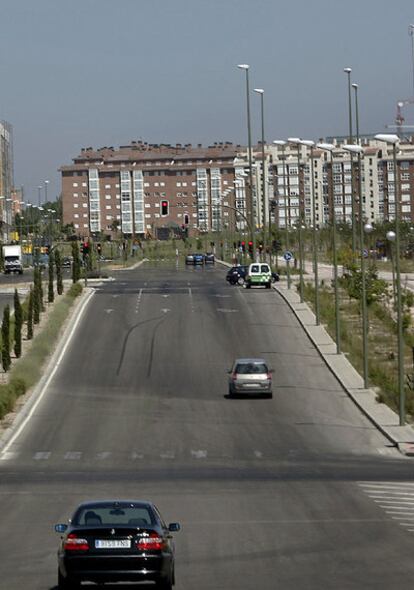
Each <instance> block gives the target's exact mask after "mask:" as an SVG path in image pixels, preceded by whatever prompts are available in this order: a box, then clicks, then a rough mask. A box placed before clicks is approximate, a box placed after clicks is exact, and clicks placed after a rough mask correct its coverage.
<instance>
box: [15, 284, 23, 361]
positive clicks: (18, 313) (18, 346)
mask: <svg viewBox="0 0 414 590" xmlns="http://www.w3.org/2000/svg"><path fill="white" fill-rule="evenodd" d="M22 326H23V310H22V305H21V303H20V298H19V294H18V292H17V289H15V290H14V354H15V355H16V357H17V358H19V357H20V355H21V354H22Z"/></svg>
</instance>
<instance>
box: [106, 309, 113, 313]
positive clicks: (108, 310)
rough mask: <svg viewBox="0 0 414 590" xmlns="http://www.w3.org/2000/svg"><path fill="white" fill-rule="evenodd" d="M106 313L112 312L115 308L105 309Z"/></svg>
mask: <svg viewBox="0 0 414 590" xmlns="http://www.w3.org/2000/svg"><path fill="white" fill-rule="evenodd" d="M105 311H106V313H112V312H113V311H114V310H113V309H105Z"/></svg>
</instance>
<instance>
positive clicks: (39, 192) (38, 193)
mask: <svg viewBox="0 0 414 590" xmlns="http://www.w3.org/2000/svg"><path fill="white" fill-rule="evenodd" d="M41 191H42V187H41V186H40V185H39V186H38V187H37V200H38V204H37V205H38V207H40V205H41V204H42V201H41V199H42V197H41Z"/></svg>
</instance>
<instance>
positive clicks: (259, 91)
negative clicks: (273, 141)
mask: <svg viewBox="0 0 414 590" xmlns="http://www.w3.org/2000/svg"><path fill="white" fill-rule="evenodd" d="M254 91H255V92H256V93H257V94H259V95H260V120H261V125H262V219H263V247H264V251H265V252H266V241H267V240H266V216H267V213H268V212H269V208H268V207H267V203H266V163H265V132H264V90H263V88H255V89H254ZM271 229H272V228H271V223H270V212H269V230H268V236H269V239H268V243H269V244H270V239H271V238H270V236H271Z"/></svg>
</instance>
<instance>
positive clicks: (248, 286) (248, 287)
mask: <svg viewBox="0 0 414 590" xmlns="http://www.w3.org/2000/svg"><path fill="white" fill-rule="evenodd" d="M244 286H245V287H246V289H250V287H251V284H250V283H249V281H247V282H246V283H245V285H244Z"/></svg>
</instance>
